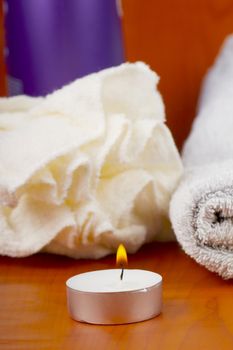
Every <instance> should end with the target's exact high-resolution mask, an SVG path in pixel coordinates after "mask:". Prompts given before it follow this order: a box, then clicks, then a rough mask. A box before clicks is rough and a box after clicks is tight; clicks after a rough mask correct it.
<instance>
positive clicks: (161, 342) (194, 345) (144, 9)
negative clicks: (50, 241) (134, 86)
mask: <svg viewBox="0 0 233 350" xmlns="http://www.w3.org/2000/svg"><path fill="white" fill-rule="evenodd" d="M122 1H123V10H124V17H123V26H124V33H125V40H126V56H127V58H128V59H129V60H130V61H135V60H144V61H145V62H147V63H148V64H150V65H151V67H152V68H153V69H154V70H156V71H157V72H158V74H159V75H160V76H161V83H160V90H161V92H162V94H163V97H164V100H165V104H166V110H167V118H168V125H169V126H170V127H171V129H172V131H173V133H174V136H175V139H176V141H177V143H178V144H179V146H181V144H182V142H183V139H184V138H185V137H186V135H187V133H188V130H189V128H190V124H191V121H192V119H193V117H194V115H195V107H196V102H197V97H198V91H199V88H200V83H201V80H202V77H203V75H204V74H205V72H206V70H207V68H208V67H209V66H210V65H211V64H212V63H213V60H214V57H215V55H216V53H217V51H218V49H219V47H220V45H221V43H222V41H223V38H224V37H225V35H226V34H227V33H230V32H232V31H233V1H229V0H161V1H157V0H144V1H143V0H122ZM1 43H2V42H1V40H0V45H1ZM1 64H2V61H1V59H0V68H1ZM0 91H2V90H0ZM114 260H115V258H114V257H113V256H110V257H107V258H105V259H101V260H99V261H90V260H87V261H86V260H85V261H84V260H83V261H76V260H72V259H68V258H65V257H58V256H52V255H51V256H48V255H42V254H39V255H35V256H32V257H29V258H25V259H11V258H6V257H1V258H0V264H1V273H0V315H1V316H0V349H1V350H17V349H21V350H27V349H32V350H37V349H41V350H47V349H48V350H56V349H62V350H65V349H81V350H88V349H90V350H93V349H101V350H105V349H108V350H112V349H113V350H119V349H120V350H131V349H133V350H137V349H139V350H142V349H145V350H156V349H159V350H163V349H165V350H187V349H189V350H196V349H203V350H219V349H221V350H232V349H233V317H232V310H233V298H232V295H233V282H232V281H223V280H222V279H221V278H220V277H218V276H216V275H215V274H213V273H210V272H209V271H207V270H206V269H205V268H203V267H201V266H200V265H198V264H197V263H195V262H194V261H193V260H192V259H191V258H189V257H188V256H186V255H185V254H184V253H183V252H182V251H181V249H180V248H179V247H178V246H177V245H176V244H175V243H171V244H151V245H149V246H146V247H144V248H143V249H141V250H140V251H139V252H138V253H137V254H135V255H133V256H130V259H129V267H131V268H139V269H140V268H143V269H149V270H151V271H157V272H159V273H161V274H162V276H163V278H164V287H163V288H164V289H163V290H164V295H163V300H164V307H163V313H162V314H161V315H160V316H159V317H157V318H154V319H153V320H150V321H146V322H141V323H138V324H132V325H119V326H93V325H92V326H91V325H88V324H81V323H78V322H75V321H73V320H71V319H70V318H69V316H68V313H67V310H66V295H65V281H66V279H67V278H68V277H70V276H72V275H74V274H77V273H80V272H84V271H90V270H94V269H103V268H113V267H114V264H115V262H114Z"/></svg>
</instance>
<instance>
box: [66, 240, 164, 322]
mask: <svg viewBox="0 0 233 350" xmlns="http://www.w3.org/2000/svg"><path fill="white" fill-rule="evenodd" d="M117 256H118V259H117V262H118V265H120V266H121V267H122V268H121V269H110V270H98V271H91V272H86V273H82V274H79V275H76V276H74V277H71V278H70V279H68V280H67V282H66V286H67V301H68V310H69V313H70V316H71V317H72V318H73V319H75V320H77V321H81V322H87V323H94V324H123V323H133V322H139V321H143V320H147V319H150V318H152V317H155V316H157V315H158V314H159V313H160V312H161V307H162V277H161V276H160V275H159V274H157V273H154V272H151V271H146V270H133V269H124V266H125V264H126V262H127V255H126V252H125V251H124V248H123V246H122V245H121V246H120V247H119V249H118V254H117ZM122 258H123V260H122Z"/></svg>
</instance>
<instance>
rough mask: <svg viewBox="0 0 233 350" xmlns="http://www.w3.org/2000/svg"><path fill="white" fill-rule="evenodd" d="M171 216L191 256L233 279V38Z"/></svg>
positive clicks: (206, 98) (207, 88) (212, 76)
mask: <svg viewBox="0 0 233 350" xmlns="http://www.w3.org/2000/svg"><path fill="white" fill-rule="evenodd" d="M183 161H184V166H185V174H184V177H183V180H182V181H181V184H180V186H179V187H178V189H177V191H176V192H175V194H174V196H173V198H172V201H171V207H170V217H171V221H172V224H173V228H174V231H175V234H176V236H177V239H178V241H179V242H180V243H181V245H182V247H183V249H184V250H185V252H186V253H187V254H189V255H190V256H192V257H193V258H194V259H195V260H196V261H197V262H199V263H200V264H202V265H204V266H206V267H207V268H208V269H209V270H211V271H215V272H217V273H218V274H219V275H221V276H222V277H224V278H232V277H233V36H229V37H228V38H227V39H226V41H225V43H224V46H223V48H222V50H221V52H220V54H219V56H218V58H217V60H216V62H215V64H214V66H213V68H212V69H211V70H210V71H209V72H208V74H207V76H206V79H205V80H204V84H203V88H202V93H201V97H200V103H199V112H198V114H197V117H196V119H195V121H194V125H193V128H192V131H191V134H190V136H189V137H188V139H187V141H186V143H185V146H184V151H183Z"/></svg>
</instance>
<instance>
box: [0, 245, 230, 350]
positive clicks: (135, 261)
mask: <svg viewBox="0 0 233 350" xmlns="http://www.w3.org/2000/svg"><path fill="white" fill-rule="evenodd" d="M0 262H1V277H0V282H1V284H0V315H1V316H0V349H1V350H3V349H4V350H6V349H12V350H17V349H23V350H27V349H33V350H37V349H43V350H46V349H50V350H55V349H82V350H85V349H108V350H109V349H127V350H128V349H153V350H155V349H160V350H163V349H172V350H176V349H179V350H182V349H189V350H192V349H195V350H196V349H201V350H208V349H211V350H215V349H218V350H219V349H220V350H224V349H233V282H232V281H224V280H222V279H221V278H220V277H218V276H216V275H215V274H213V273H211V272H209V271H207V270H206V269H204V268H203V267H201V266H199V265H198V264H196V263H195V262H194V261H193V260H192V259H190V258H189V257H188V256H186V255H185V254H184V253H183V252H182V251H181V249H180V248H179V247H178V246H177V244H176V243H168V244H165V243H163V244H151V245H148V246H145V247H143V248H142V249H141V250H140V251H139V252H138V253H137V254H135V255H130V256H129V266H130V267H132V268H142V269H148V270H152V271H157V272H159V273H160V274H162V275H163V278H164V288H163V297H164V306H163V313H162V314H161V315H160V316H158V317H156V318H154V319H152V320H149V321H145V322H141V323H136V324H130V325H118V326H96V325H89V324H84V323H78V322H75V321H73V320H71V319H70V318H69V316H68V314H67V310H66V293H65V281H66V279H67V278H68V277H70V276H73V275H75V274H77V273H80V272H85V271H90V270H94V269H105V268H112V267H114V266H115V257H114V256H110V257H107V258H104V259H101V260H99V261H90V260H72V259H69V258H66V257H60V256H55V255H54V256H53V255H47V254H38V255H35V256H31V257H29V258H22V259H11V258H6V257H1V258H0Z"/></svg>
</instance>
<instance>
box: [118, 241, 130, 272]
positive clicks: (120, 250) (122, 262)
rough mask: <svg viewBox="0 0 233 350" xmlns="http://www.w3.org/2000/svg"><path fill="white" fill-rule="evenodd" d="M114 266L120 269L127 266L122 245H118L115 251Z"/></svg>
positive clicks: (125, 254)
mask: <svg viewBox="0 0 233 350" xmlns="http://www.w3.org/2000/svg"><path fill="white" fill-rule="evenodd" d="M116 264H117V266H119V267H121V268H123V267H125V266H127V264H128V259H127V253H126V250H125V247H124V246H123V244H120V245H119V247H118V249H117V254H116Z"/></svg>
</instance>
